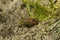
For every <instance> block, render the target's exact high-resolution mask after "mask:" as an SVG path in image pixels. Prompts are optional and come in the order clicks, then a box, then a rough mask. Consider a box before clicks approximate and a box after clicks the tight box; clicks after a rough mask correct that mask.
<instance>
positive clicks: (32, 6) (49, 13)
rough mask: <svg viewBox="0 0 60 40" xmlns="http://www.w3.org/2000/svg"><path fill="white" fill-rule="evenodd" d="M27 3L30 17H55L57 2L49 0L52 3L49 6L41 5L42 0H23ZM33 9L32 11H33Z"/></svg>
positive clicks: (41, 18)
mask: <svg viewBox="0 0 60 40" xmlns="http://www.w3.org/2000/svg"><path fill="white" fill-rule="evenodd" d="M22 1H23V3H25V4H26V5H27V6H26V11H27V12H28V13H29V15H30V17H32V18H36V19H39V20H45V19H47V18H54V17H55V16H53V14H54V13H55V10H56V9H57V8H58V7H56V5H55V4H56V2H55V3H54V2H53V1H52V0H49V2H50V4H49V5H48V6H42V5H40V4H39V3H40V1H41V0H35V1H29V0H22ZM31 10H32V11H31Z"/></svg>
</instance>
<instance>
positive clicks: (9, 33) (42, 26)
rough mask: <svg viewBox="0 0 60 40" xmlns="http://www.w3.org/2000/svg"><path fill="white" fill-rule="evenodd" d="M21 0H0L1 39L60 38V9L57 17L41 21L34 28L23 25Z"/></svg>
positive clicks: (54, 39) (47, 39)
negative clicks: (21, 24)
mask: <svg viewBox="0 0 60 40" xmlns="http://www.w3.org/2000/svg"><path fill="white" fill-rule="evenodd" d="M21 4H22V2H21V0H0V40H60V14H59V13H60V11H59V10H60V9H58V10H57V12H56V13H57V14H55V15H56V18H52V19H50V18H49V19H47V20H45V21H43V22H39V24H38V25H35V26H33V27H32V28H27V27H24V26H23V27H21V26H20V21H21V16H20V15H21V13H22V11H23V12H24V15H25V14H26V15H25V16H26V17H28V15H27V12H25V11H24V10H21V8H20V5H21Z"/></svg>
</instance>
